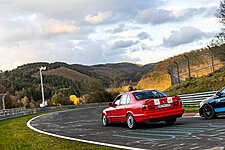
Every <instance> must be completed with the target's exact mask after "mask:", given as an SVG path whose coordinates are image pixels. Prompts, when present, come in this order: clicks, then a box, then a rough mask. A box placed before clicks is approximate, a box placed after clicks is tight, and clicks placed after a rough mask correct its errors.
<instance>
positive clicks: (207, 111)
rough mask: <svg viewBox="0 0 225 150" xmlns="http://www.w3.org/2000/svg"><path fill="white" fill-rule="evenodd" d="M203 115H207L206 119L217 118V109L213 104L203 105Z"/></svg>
mask: <svg viewBox="0 0 225 150" xmlns="http://www.w3.org/2000/svg"><path fill="white" fill-rule="evenodd" d="M202 112H203V116H204V117H205V119H212V118H215V116H216V115H215V111H214V108H213V107H212V105H208V104H207V105H205V106H203V110H202Z"/></svg>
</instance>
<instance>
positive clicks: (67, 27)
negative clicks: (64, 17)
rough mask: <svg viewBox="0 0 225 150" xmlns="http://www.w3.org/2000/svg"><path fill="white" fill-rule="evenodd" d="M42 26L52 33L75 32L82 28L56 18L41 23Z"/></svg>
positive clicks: (44, 29) (43, 29)
mask: <svg viewBox="0 0 225 150" xmlns="http://www.w3.org/2000/svg"><path fill="white" fill-rule="evenodd" d="M41 28H42V31H44V32H46V33H51V34H58V33H74V32H76V31H79V30H80V28H78V27H76V26H75V25H71V24H66V23H64V22H62V21H59V20H56V19H49V20H47V21H46V22H43V23H42V24H41Z"/></svg>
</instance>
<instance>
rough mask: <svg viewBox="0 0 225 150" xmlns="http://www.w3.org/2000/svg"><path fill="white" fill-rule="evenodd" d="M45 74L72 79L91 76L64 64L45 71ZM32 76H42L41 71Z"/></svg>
mask: <svg viewBox="0 0 225 150" xmlns="http://www.w3.org/2000/svg"><path fill="white" fill-rule="evenodd" d="M43 75H55V76H61V77H64V78H67V79H71V80H85V79H88V78H90V77H89V76H87V75H85V74H82V73H80V72H78V71H75V70H72V69H69V68H66V67H64V66H61V67H60V68H56V69H51V70H46V71H43ZM31 77H35V78H39V77H40V71H38V72H36V73H35V74H33V75H31Z"/></svg>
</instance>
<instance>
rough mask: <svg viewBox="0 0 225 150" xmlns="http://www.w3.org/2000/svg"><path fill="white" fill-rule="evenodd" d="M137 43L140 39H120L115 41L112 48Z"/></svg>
mask: <svg viewBox="0 0 225 150" xmlns="http://www.w3.org/2000/svg"><path fill="white" fill-rule="evenodd" d="M137 43H138V41H136V42H134V41H132V40H127V41H123V40H120V41H116V42H114V43H113V45H112V46H111V49H120V48H127V47H130V46H132V45H135V44H137Z"/></svg>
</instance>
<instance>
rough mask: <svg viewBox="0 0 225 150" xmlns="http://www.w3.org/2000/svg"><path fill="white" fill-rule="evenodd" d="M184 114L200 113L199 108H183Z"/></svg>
mask: <svg viewBox="0 0 225 150" xmlns="http://www.w3.org/2000/svg"><path fill="white" fill-rule="evenodd" d="M183 108H184V113H198V110H199V106H183Z"/></svg>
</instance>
